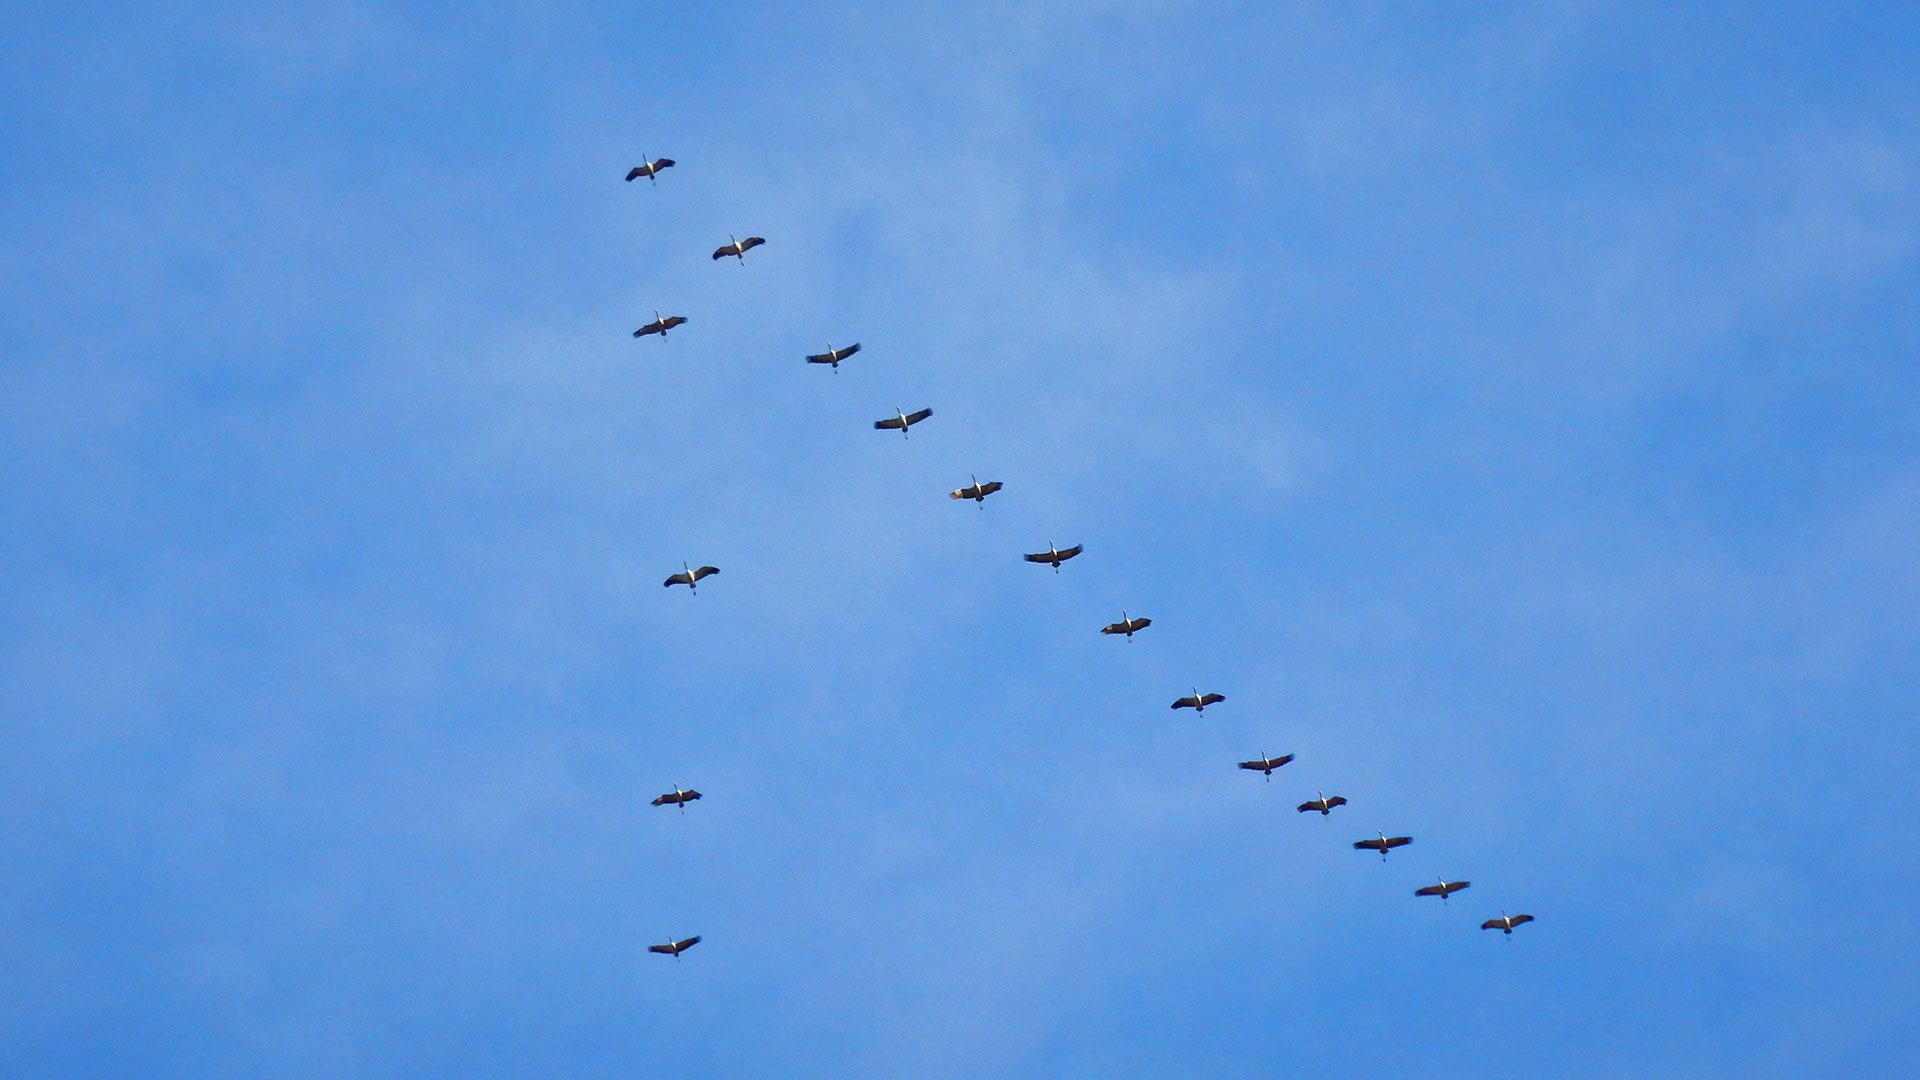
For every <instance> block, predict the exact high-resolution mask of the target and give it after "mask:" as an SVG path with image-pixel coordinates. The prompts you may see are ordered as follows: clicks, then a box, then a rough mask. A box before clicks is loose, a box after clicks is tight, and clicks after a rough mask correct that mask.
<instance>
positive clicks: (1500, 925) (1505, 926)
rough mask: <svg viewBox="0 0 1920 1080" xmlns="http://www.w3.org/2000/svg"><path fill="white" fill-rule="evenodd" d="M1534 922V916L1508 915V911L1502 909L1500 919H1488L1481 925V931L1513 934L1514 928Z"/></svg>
mask: <svg viewBox="0 0 1920 1080" xmlns="http://www.w3.org/2000/svg"><path fill="white" fill-rule="evenodd" d="M1532 921H1533V916H1531V915H1508V914H1507V909H1506V908H1501V909H1500V917H1499V918H1497V919H1488V920H1487V921H1486V922H1483V923H1481V924H1480V929H1482V930H1499V931H1501V932H1503V933H1507V934H1511V933H1513V928H1514V927H1516V926H1519V925H1520V924H1521V923H1530V922H1532Z"/></svg>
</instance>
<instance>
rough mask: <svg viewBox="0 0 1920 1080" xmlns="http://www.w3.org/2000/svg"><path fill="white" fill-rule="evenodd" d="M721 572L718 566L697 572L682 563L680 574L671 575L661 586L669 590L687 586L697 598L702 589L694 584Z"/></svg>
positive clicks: (704, 567)
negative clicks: (677, 586) (676, 586)
mask: <svg viewBox="0 0 1920 1080" xmlns="http://www.w3.org/2000/svg"><path fill="white" fill-rule="evenodd" d="M719 572H720V568H719V567H717V566H702V567H700V568H699V569H698V570H695V569H693V568H691V567H689V566H687V564H686V563H681V564H680V572H679V573H677V574H672V575H669V576H668V577H667V580H665V581H663V582H661V583H660V584H662V585H665V586H666V587H668V588H672V587H674V586H675V585H685V586H686V587H687V588H689V589H691V590H692V591H693V593H694V595H695V596H698V595H699V594H700V587H699V586H698V585H696V584H694V583H695V582H697V581H699V580H700V579H701V578H708V577H712V576H713V575H715V574H717V573H719Z"/></svg>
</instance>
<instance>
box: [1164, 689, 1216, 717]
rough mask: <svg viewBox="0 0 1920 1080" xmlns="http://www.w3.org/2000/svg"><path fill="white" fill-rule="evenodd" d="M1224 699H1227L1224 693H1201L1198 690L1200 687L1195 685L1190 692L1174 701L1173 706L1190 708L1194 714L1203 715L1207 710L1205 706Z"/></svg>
mask: <svg viewBox="0 0 1920 1080" xmlns="http://www.w3.org/2000/svg"><path fill="white" fill-rule="evenodd" d="M1225 700H1227V695H1225V694H1203V693H1201V692H1200V688H1199V687H1197V686H1196V687H1194V688H1193V693H1192V694H1190V695H1188V696H1186V697H1183V698H1181V699H1180V700H1178V701H1176V702H1174V703H1173V708H1176V709H1192V710H1193V711H1194V713H1195V714H1196V715H1203V714H1205V713H1206V711H1207V706H1209V705H1212V704H1213V703H1215V702H1218V701H1225Z"/></svg>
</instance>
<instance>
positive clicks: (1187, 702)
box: [1172, 695, 1200, 709]
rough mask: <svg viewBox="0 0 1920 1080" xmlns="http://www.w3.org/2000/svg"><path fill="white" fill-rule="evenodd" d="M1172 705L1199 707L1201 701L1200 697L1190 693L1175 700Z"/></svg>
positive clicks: (1175, 706) (1184, 707) (1185, 707)
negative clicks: (1197, 697)
mask: <svg viewBox="0 0 1920 1080" xmlns="http://www.w3.org/2000/svg"><path fill="white" fill-rule="evenodd" d="M1172 707H1173V708H1176V709H1197V708H1199V707H1200V702H1199V700H1198V699H1196V698H1194V697H1192V696H1191V695H1189V696H1187V697H1183V698H1180V699H1179V700H1177V701H1175V702H1174V703H1173V706H1172Z"/></svg>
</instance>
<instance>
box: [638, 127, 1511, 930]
mask: <svg viewBox="0 0 1920 1080" xmlns="http://www.w3.org/2000/svg"><path fill="white" fill-rule="evenodd" d="M641 161H642V164H640V165H637V166H635V167H634V168H633V169H632V171H630V172H628V173H627V177H626V178H627V180H628V182H632V181H634V180H637V179H639V178H640V177H643V176H644V177H646V178H647V181H648V182H649V183H650V184H654V185H656V186H657V185H658V183H659V179H658V177H659V174H660V171H661V170H663V169H669V168H672V167H673V166H674V164H675V163H674V160H673V159H672V158H658V159H654V160H647V159H646V158H644V157H643V158H642V159H641ZM766 242H767V241H766V240H765V239H764V238H763V237H759V236H749V237H747V238H746V239H744V240H742V239H740V238H738V237H737V236H734V235H733V234H731V233H729V234H728V236H727V243H725V244H722V245H721V246H720V247H718V248H716V249H714V252H713V256H712V258H713V261H715V262H717V261H719V260H721V259H725V258H729V257H731V258H733V259H735V260H737V261H738V263H739V264H740V265H741V266H743V267H744V266H745V265H746V254H747V252H748V251H751V250H752V249H754V248H756V247H759V246H761V245H762V244H765V243H766ZM686 322H687V318H686V316H683V315H667V316H663V315H661V314H660V312H659V311H657V310H656V311H655V312H654V313H653V321H652V322H650V323H647V324H646V325H644V326H642V327H640V328H639V329H638V330H635V331H634V332H633V336H634V337H635V338H642V337H647V336H650V335H658V336H659V337H660V339H661V340H662V341H665V340H666V337H667V331H669V330H672V329H673V328H675V327H677V326H681V325H683V324H685V323H686ZM859 351H860V343H859V342H854V343H853V344H851V345H848V346H845V347H844V348H835V347H834V345H833V343H832V342H828V343H827V349H826V351H825V352H821V353H813V354H810V355H808V356H807V357H806V362H807V363H808V364H823V365H826V366H828V367H829V368H830V369H831V370H832V371H833V373H834V374H836V375H837V374H839V371H840V363H841V361H843V360H846V359H847V358H848V357H850V356H853V355H854V354H855V353H858V352H859ZM932 415H933V409H932V408H930V407H929V408H923V409H919V410H917V411H915V412H911V413H910V412H907V411H905V410H904V409H901V408H900V407H899V406H897V405H896V406H895V407H894V410H893V415H892V416H888V417H884V418H882V419H879V420H875V421H874V422H873V426H874V429H875V430H877V431H898V432H899V433H900V435H901V437H902V438H908V437H909V436H908V429H910V428H912V427H913V426H914V425H915V424H918V423H920V422H922V421H924V420H926V419H927V418H928V417H931V416H932ZM969 479H970V480H971V483H969V484H968V485H967V486H965V487H961V488H956V489H954V490H952V491H949V492H948V493H947V497H948V498H950V499H956V500H971V501H972V502H973V503H974V504H975V505H978V506H981V507H982V508H984V506H985V503H986V499H987V496H989V495H992V494H993V493H995V492H997V491H999V490H1001V488H1002V487H1004V486H1005V485H1004V484H1003V483H1002V482H1001V481H999V480H990V481H987V482H985V483H982V482H981V480H980V478H979V477H978V476H973V477H970V478H969ZM1085 550H1086V548H1085V545H1083V544H1075V545H1073V546H1072V547H1067V548H1061V547H1056V546H1055V545H1054V544H1053V542H1052V541H1048V542H1047V550H1045V551H1039V552H1028V553H1024V554H1023V555H1022V558H1024V559H1025V561H1027V562H1030V563H1041V564H1045V565H1048V566H1051V567H1052V568H1053V572H1054V573H1056V574H1057V573H1059V572H1060V566H1061V564H1062V563H1065V562H1067V561H1068V560H1070V559H1073V558H1076V557H1078V556H1079V555H1080V554H1082V553H1083V552H1084V551H1085ZM719 572H720V570H719V568H718V567H714V566H699V567H694V566H691V565H689V564H686V563H682V564H681V569H680V572H679V573H676V574H671V575H669V576H668V577H667V579H666V581H665V582H664V584H665V585H666V586H667V587H669V588H671V587H672V586H674V585H685V586H687V590H688V591H689V592H692V593H696V594H697V593H698V591H699V588H698V586H699V582H701V581H703V580H705V579H706V578H708V577H710V576H712V575H714V574H717V573H719ZM1152 624H1153V620H1152V619H1148V618H1145V617H1141V618H1135V617H1133V616H1131V615H1129V614H1127V612H1125V611H1122V612H1121V613H1120V621H1119V622H1116V623H1109V624H1107V625H1106V626H1104V627H1102V628H1101V630H1100V632H1101V633H1102V634H1104V635H1114V634H1120V635H1124V636H1125V637H1126V639H1127V640H1128V641H1129V642H1131V641H1132V640H1133V635H1134V634H1136V633H1138V632H1139V631H1141V630H1144V629H1146V628H1147V627H1148V626H1150V625H1152ZM1192 691H1193V692H1192V693H1191V694H1189V695H1187V696H1185V697H1181V698H1177V699H1175V701H1174V702H1173V705H1172V708H1174V709H1175V710H1179V709H1192V710H1193V711H1194V714H1195V715H1196V716H1202V715H1205V713H1206V710H1207V706H1209V705H1217V704H1219V703H1221V702H1223V701H1225V700H1227V698H1226V695H1224V694H1220V693H1216V692H1212V691H1208V692H1206V693H1202V692H1201V691H1200V688H1199V687H1198V686H1195V687H1193V688H1192ZM1294 758H1295V755H1293V754H1291V753H1288V754H1282V755H1280V756H1279V757H1268V756H1267V753H1266V751H1264V750H1262V751H1261V752H1260V756H1259V757H1258V758H1256V759H1253V760H1250V761H1242V762H1240V763H1239V767H1240V768H1241V769H1245V770H1247V771H1250V772H1258V773H1260V774H1261V776H1262V778H1263V779H1266V780H1269V781H1270V780H1272V779H1273V774H1274V771H1275V770H1276V769H1279V768H1281V767H1282V766H1285V765H1287V764H1289V763H1291V762H1292V761H1293V760H1294ZM701 797H702V796H701V794H700V792H698V791H696V790H694V789H692V788H686V789H682V788H681V787H680V786H679V785H677V784H676V785H674V789H673V790H672V791H671V792H668V793H665V794H662V795H660V796H658V797H657V798H655V799H654V800H653V805H654V806H673V807H677V808H678V809H679V810H680V811H681V813H685V812H686V808H687V804H688V803H691V802H693V801H694V800H696V799H699V798H701ZM1345 805H1347V800H1346V798H1345V797H1344V796H1341V795H1328V794H1327V793H1326V792H1324V791H1316V792H1314V797H1313V798H1311V799H1308V800H1307V801H1305V802H1303V803H1301V804H1300V805H1299V806H1298V807H1297V810H1298V812H1299V813H1302V814H1305V813H1309V812H1312V813H1318V814H1319V815H1320V816H1321V817H1327V816H1329V815H1331V814H1332V813H1333V811H1334V809H1335V808H1336V807H1341V806H1345ZM1411 843H1413V837H1411V836H1389V835H1387V834H1386V833H1385V832H1384V831H1378V832H1376V834H1375V835H1374V836H1372V837H1369V838H1366V839H1361V840H1356V841H1354V842H1353V847H1354V849H1355V850H1358V851H1377V852H1379V853H1380V858H1381V861H1383V862H1384V861H1386V860H1387V857H1388V854H1389V853H1390V852H1392V851H1394V850H1396V849H1398V848H1402V847H1406V846H1407V845H1409V844H1411ZM1435 880H1436V883H1435V884H1433V885H1426V886H1423V887H1421V888H1418V889H1415V890H1414V896H1416V897H1425V896H1438V897H1439V898H1440V899H1441V902H1442V903H1445V902H1446V900H1447V898H1448V897H1449V896H1450V895H1452V894H1453V893H1456V892H1459V891H1461V890H1463V889H1465V888H1467V887H1468V886H1469V885H1471V884H1472V883H1471V882H1469V881H1448V880H1447V879H1446V878H1445V877H1444V876H1442V877H1439V878H1436V879H1435ZM1533 920H1534V917H1533V916H1532V915H1525V914H1521V915H1508V914H1507V911H1506V909H1505V908H1501V909H1500V917H1499V918H1497V919H1488V920H1486V921H1485V922H1483V923H1481V924H1480V928H1481V929H1483V930H1500V931H1502V933H1503V934H1504V935H1508V936H1510V935H1512V933H1513V929H1514V927H1516V926H1520V925H1522V924H1524V923H1529V922H1532V921H1533ZM699 943H700V936H699V935H697V934H696V935H693V936H691V937H685V938H678V939H670V940H668V941H667V942H665V943H664V944H659V945H650V946H648V951H649V952H653V953H659V954H662V955H666V956H671V957H673V958H674V959H675V960H678V959H679V958H680V954H681V953H683V952H685V951H686V950H688V949H690V948H692V947H693V946H695V945H697V944H699Z"/></svg>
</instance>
